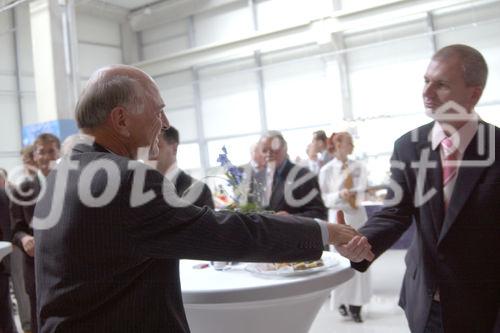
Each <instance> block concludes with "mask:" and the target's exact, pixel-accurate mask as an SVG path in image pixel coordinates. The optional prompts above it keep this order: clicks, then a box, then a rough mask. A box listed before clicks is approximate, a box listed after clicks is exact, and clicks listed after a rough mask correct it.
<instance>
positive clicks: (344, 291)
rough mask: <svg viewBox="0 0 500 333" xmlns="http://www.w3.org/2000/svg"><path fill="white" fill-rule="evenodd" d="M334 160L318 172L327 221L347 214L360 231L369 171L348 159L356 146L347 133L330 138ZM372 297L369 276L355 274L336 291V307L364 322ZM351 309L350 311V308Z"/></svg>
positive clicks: (348, 219) (348, 222)
mask: <svg viewBox="0 0 500 333" xmlns="http://www.w3.org/2000/svg"><path fill="white" fill-rule="evenodd" d="M330 140H331V143H332V147H333V149H334V158H333V159H332V160H331V161H330V162H328V163H327V164H325V166H323V168H321V171H320V173H319V186H320V189H321V194H322V195H321V196H322V198H323V202H324V203H325V206H326V207H327V208H328V221H329V222H333V223H335V222H337V218H336V217H337V211H339V210H341V211H343V212H344V216H345V221H346V223H347V224H349V225H351V226H352V227H354V228H356V229H358V228H360V227H362V226H363V224H364V223H365V222H366V220H367V215H366V211H365V208H364V207H363V206H361V201H362V198H363V195H364V191H365V189H366V170H365V168H364V166H363V164H361V163H360V162H358V161H354V160H350V159H348V156H349V155H350V154H352V151H353V148H354V145H353V143H352V137H351V135H350V134H349V133H347V132H340V133H334V134H333V135H332V136H331V137H330ZM371 295H372V289H371V283H370V273H369V272H365V273H360V272H356V273H355V275H354V277H353V278H352V279H351V280H349V281H347V282H346V283H344V284H342V285H341V286H339V287H338V288H337V289H335V291H334V300H335V303H334V304H335V307H337V308H338V309H339V312H340V314H341V315H343V316H348V315H349V313H350V314H351V317H352V318H353V320H354V321H355V322H358V323H360V322H362V321H363V320H362V318H361V307H362V305H363V304H366V303H368V302H369V301H370V297H371ZM348 308H349V312H348V310H347V309H348Z"/></svg>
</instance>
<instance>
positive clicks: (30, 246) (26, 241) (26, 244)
mask: <svg viewBox="0 0 500 333" xmlns="http://www.w3.org/2000/svg"><path fill="white" fill-rule="evenodd" d="M21 243H22V244H23V249H24V252H26V254H28V255H29V256H30V257H33V256H35V238H33V236H30V235H26V236H24V237H23V238H21Z"/></svg>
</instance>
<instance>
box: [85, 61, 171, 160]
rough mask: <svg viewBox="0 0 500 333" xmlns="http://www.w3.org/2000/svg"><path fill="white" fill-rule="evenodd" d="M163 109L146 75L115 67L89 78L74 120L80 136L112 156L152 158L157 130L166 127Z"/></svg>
mask: <svg viewBox="0 0 500 333" xmlns="http://www.w3.org/2000/svg"><path fill="white" fill-rule="evenodd" d="M164 107H165V103H164V102H163V99H162V97H161V95H160V91H159V89H158V87H157V86H156V83H155V82H154V81H153V79H152V78H151V77H150V76H149V75H147V74H146V73H144V72H143V71H141V70H140V69H138V68H135V67H132V66H125V65H115V66H110V67H106V68H103V69H100V70H98V71H97V72H95V73H94V74H93V75H92V77H91V78H90V80H89V82H88V83H87V86H86V87H85V89H84V91H83V92H82V94H81V96H80V99H79V100H78V104H77V106H76V120H77V122H78V126H79V127H80V128H81V129H82V132H83V133H85V134H87V135H90V136H92V137H93V138H94V140H95V142H97V143H98V144H101V145H102V146H104V147H105V148H107V149H108V150H110V151H112V152H114V153H115V154H119V155H123V156H127V157H130V158H133V159H137V158H139V159H148V158H149V159H155V158H156V157H157V156H158V140H159V137H158V136H159V134H160V130H161V129H162V128H167V127H168V120H167V118H166V116H165V113H164V111H163V108H164ZM143 148H144V149H143ZM148 150H149V156H146V155H145V152H147V151H148Z"/></svg>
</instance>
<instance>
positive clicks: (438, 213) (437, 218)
mask: <svg viewBox="0 0 500 333" xmlns="http://www.w3.org/2000/svg"><path fill="white" fill-rule="evenodd" d="M422 134H424V135H422V136H421V137H420V140H419V142H418V144H417V152H418V153H419V154H422V151H424V150H429V152H430V153H429V162H431V163H432V162H435V163H436V167H435V168H428V169H426V175H425V183H424V193H423V194H425V193H428V192H429V191H433V190H436V191H437V192H436V194H435V195H433V196H432V197H431V198H430V199H429V202H428V204H424V205H426V206H427V207H429V210H430V215H431V217H432V221H430V222H431V223H430V225H429V224H426V225H423V226H422V227H423V228H426V229H432V234H433V236H434V239H435V241H436V242H437V239H438V237H439V233H440V230H441V226H442V223H443V219H444V203H443V185H442V180H441V179H442V170H441V157H440V155H439V149H435V150H433V149H432V145H431V142H430V140H429V139H428V134H429V133H428V132H426V133H422ZM420 156H421V155H420ZM420 156H418V157H417V159H418V158H420ZM417 172H418V170H417Z"/></svg>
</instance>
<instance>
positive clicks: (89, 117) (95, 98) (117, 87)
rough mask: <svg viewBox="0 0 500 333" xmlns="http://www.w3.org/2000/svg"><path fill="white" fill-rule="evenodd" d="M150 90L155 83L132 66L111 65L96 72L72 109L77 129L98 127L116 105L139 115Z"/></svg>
mask: <svg viewBox="0 0 500 333" xmlns="http://www.w3.org/2000/svg"><path fill="white" fill-rule="evenodd" d="M152 87H155V83H154V81H153V80H152V79H151V77H150V76H149V75H147V74H146V73H144V72H143V71H141V70H140V69H138V68H135V67H132V66H126V65H114V66H110V67H105V68H102V69H100V70H98V71H96V72H95V73H94V74H93V75H92V76H91V78H90V79H89V81H88V82H87V85H86V87H85V89H84V90H83V92H82V94H81V95H80V98H79V100H78V104H77V106H76V121H77V123H78V127H79V128H88V129H92V128H95V127H98V126H100V125H102V124H103V123H104V122H105V120H106V118H107V117H108V115H109V114H110V112H111V110H113V108H115V107H117V106H122V107H125V108H127V109H128V110H130V111H135V112H137V113H140V112H142V111H143V108H144V100H145V98H147V94H149V93H151V91H150V90H151V88H152Z"/></svg>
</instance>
